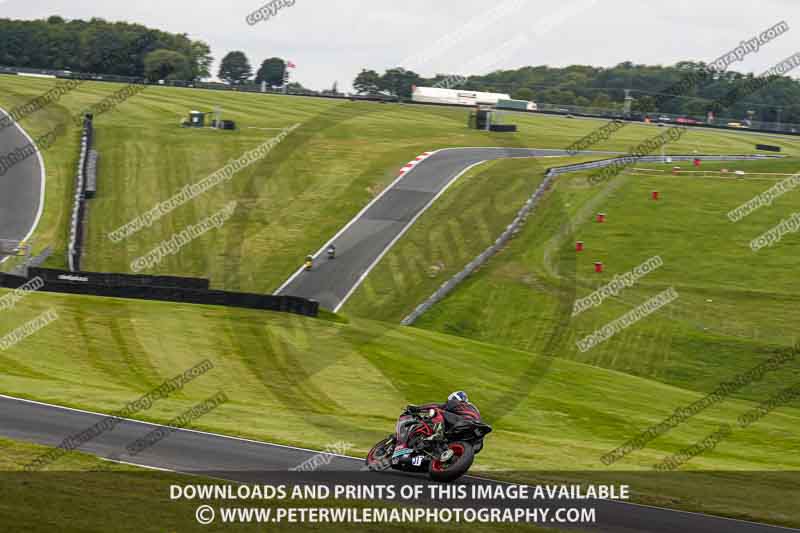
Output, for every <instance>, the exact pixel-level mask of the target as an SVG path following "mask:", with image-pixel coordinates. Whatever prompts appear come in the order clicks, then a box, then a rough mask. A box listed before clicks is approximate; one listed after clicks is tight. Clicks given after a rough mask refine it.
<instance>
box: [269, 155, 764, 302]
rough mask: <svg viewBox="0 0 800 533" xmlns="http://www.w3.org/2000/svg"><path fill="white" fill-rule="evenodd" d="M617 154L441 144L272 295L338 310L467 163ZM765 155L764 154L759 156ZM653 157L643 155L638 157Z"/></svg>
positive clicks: (678, 158)
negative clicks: (331, 256) (332, 252)
mask: <svg viewBox="0 0 800 533" xmlns="http://www.w3.org/2000/svg"><path fill="white" fill-rule="evenodd" d="M582 155H583V156H586V155H598V156H618V155H624V154H622V153H621V152H601V151H581V152H576V153H570V152H568V151H566V150H556V149H542V148H445V149H442V150H437V151H435V152H431V155H430V156H429V157H427V158H426V159H425V160H423V161H421V162H420V163H419V164H417V165H416V166H414V167H413V168H412V169H411V170H409V171H408V172H406V173H405V174H402V175H401V176H400V177H399V178H398V179H397V180H395V181H394V182H393V183H392V184H390V185H389V186H388V187H387V188H386V189H384V190H383V192H381V193H380V194H379V195H378V196H376V197H375V198H374V199H373V200H372V202H370V203H369V204H368V205H367V206H366V207H365V208H364V209H363V210H362V211H361V212H360V213H358V214H357V215H356V216H355V217H354V218H353V219H352V220H351V221H350V222H348V223H347V224H346V225H345V226H344V227H343V228H342V229H341V230H340V231H339V232H338V233H337V234H336V235H334V236H333V237H332V238H331V239H330V240H329V241H328V242H327V243H325V244H324V245H323V246H322V247H321V248H320V249H319V250H318V251H317V252H316V254H313V257H314V267H313V268H312V270H310V271H305V270H304V269H303V267H300V268H299V269H298V270H297V271H295V272H294V274H292V276H291V277H290V278H289V279H288V280H286V282H285V283H284V284H283V285H282V286H281V287H280V288H279V289H278V290H277V291H276V294H287V295H291V296H302V297H304V298H309V299H312V300H316V301H318V302H319V303H320V306H321V307H323V308H326V309H330V310H332V311H338V310H339V309H340V308H341V307H342V306H343V305H344V304H345V303H346V302H347V299H348V298H349V297H350V296H351V295H352V294H353V292H354V291H355V290H356V289H357V288H358V286H359V285H360V284H361V282H362V281H363V280H364V279H365V278H366V277H367V275H368V274H369V273H370V271H371V270H372V269H373V268H374V267H375V265H377V264H378V262H380V260H381V259H382V258H383V256H384V255H385V254H386V253H387V252H388V251H389V250H390V249H391V247H392V246H393V245H394V244H395V243H396V242H397V241H398V240H399V239H400V238H401V237H402V236H403V234H405V232H406V231H408V229H409V228H411V226H412V225H413V224H414V222H416V220H417V219H418V218H419V217H420V216H421V215H422V214H423V213H424V212H425V210H427V209H428V207H430V206H431V205H432V204H433V203H434V202H435V201H436V199H437V198H438V197H439V196H440V195H441V194H443V193H444V192H445V191H446V190H447V188H448V187H449V186H450V185H451V184H453V183H454V182H455V181H456V180H457V179H458V178H459V177H460V176H461V175H463V174H464V173H466V172H467V171H468V170H469V169H470V168H471V167H473V166H475V165H477V164H479V163H482V162H485V161H492V160H496V159H505V158H515V157H525V158H542V157H559V156H582ZM670 157H672V158H673V160H674V161H685V160H687V159H688V160H690V159H692V158H694V157H700V158H702V159H706V160H713V159H715V158H721V157H727V158H741V159H749V158H753V157H758V156H744V155H743V156H715V155H698V156H695V155H671V156H670ZM762 157H764V158H767V157H769V156H762ZM650 159H658V157H657V156H645V157H643V158H642V159H641V160H642V161H647V160H650ZM330 244H334V245H335V246H336V260H334V261H328V260H326V259H325V258H324V256H325V250H326V249H327V247H328V245H330Z"/></svg>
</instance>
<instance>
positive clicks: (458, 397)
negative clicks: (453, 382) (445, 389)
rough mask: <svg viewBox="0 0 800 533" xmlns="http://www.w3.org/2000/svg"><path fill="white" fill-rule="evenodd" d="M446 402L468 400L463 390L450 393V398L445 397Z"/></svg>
mask: <svg viewBox="0 0 800 533" xmlns="http://www.w3.org/2000/svg"><path fill="white" fill-rule="evenodd" d="M447 401H448V402H449V401H455V402H468V401H469V398H468V397H467V393H466V392H464V391H463V390H460V391H456V392H454V393H452V394H451V395H450V396H448V397H447Z"/></svg>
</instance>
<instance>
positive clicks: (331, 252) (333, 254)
mask: <svg viewBox="0 0 800 533" xmlns="http://www.w3.org/2000/svg"><path fill="white" fill-rule="evenodd" d="M328 259H336V246H334V245H333V244H331V245H330V246H328Z"/></svg>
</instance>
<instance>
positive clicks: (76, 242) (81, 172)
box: [67, 115, 94, 272]
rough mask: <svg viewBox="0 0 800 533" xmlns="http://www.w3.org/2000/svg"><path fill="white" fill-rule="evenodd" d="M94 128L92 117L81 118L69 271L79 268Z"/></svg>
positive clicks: (68, 249)
mask: <svg viewBox="0 0 800 533" xmlns="http://www.w3.org/2000/svg"><path fill="white" fill-rule="evenodd" d="M93 136H94V128H93V126H92V117H91V115H87V116H86V117H85V118H84V119H83V130H82V132H81V149H80V155H79V157H78V167H77V169H76V171H75V195H74V197H73V201H72V220H71V221H70V230H69V244H68V248H67V264H68V265H69V269H70V270H71V271H73V272H74V271H76V270H80V268H81V254H82V253H83V231H84V228H83V222H84V217H85V215H86V181H87V180H86V169H87V166H88V165H87V162H88V159H89V151H90V150H91V148H92V139H93Z"/></svg>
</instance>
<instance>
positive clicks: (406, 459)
mask: <svg viewBox="0 0 800 533" xmlns="http://www.w3.org/2000/svg"><path fill="white" fill-rule="evenodd" d="M410 407H411V406H410ZM443 407H444V408H443ZM491 431H492V428H491V427H490V426H488V425H487V424H484V423H483V422H482V421H481V414H480V411H478V408H477V407H475V406H474V405H473V404H471V403H468V402H448V403H447V404H445V405H444V406H442V405H440V404H427V405H421V406H417V407H411V408H410V409H406V411H404V412H403V414H402V415H401V416H400V419H399V420H398V421H397V426H396V428H395V439H396V445H395V447H394V451H393V453H392V459H391V466H392V468H395V469H399V470H406V471H427V470H428V468H429V465H430V462H431V459H432V458H433V457H438V456H439V454H441V452H442V451H443V450H445V449H447V447H448V443H451V442H454V441H464V442H469V443H471V444H472V445H473V446H474V450H475V453H477V452H479V451H480V450H481V449H482V448H483V437H485V436H486V435H487V434H488V433H489V432H491Z"/></svg>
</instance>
